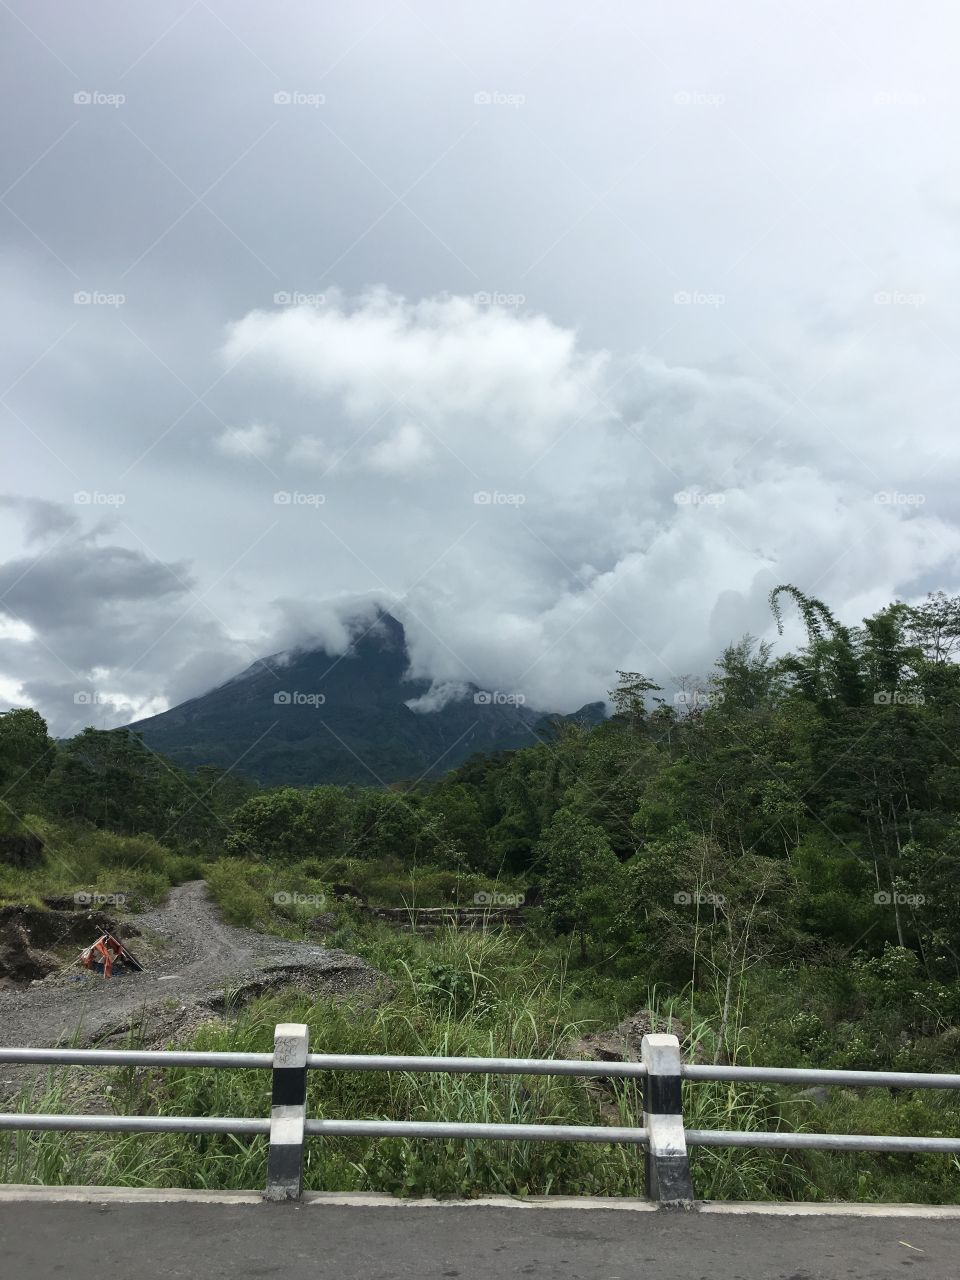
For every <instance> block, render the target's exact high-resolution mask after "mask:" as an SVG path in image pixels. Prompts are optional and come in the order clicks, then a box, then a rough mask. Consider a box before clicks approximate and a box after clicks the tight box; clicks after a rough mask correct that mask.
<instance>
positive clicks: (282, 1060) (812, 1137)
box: [0, 1023, 960, 1204]
mask: <svg viewBox="0 0 960 1280" xmlns="http://www.w3.org/2000/svg"><path fill="white" fill-rule="evenodd" d="M0 1063H11V1064H13V1063H16V1064H37V1065H46V1066H123V1067H161V1068H169V1067H214V1068H230V1069H247V1070H269V1071H271V1072H272V1100H271V1115H270V1118H269V1119H267V1118H265V1117H264V1118H260V1117H249V1116H234V1117H218V1116H107V1115H34V1114H28V1113H24V1112H14V1113H7V1114H2V1115H0V1132H2V1131H4V1130H15V1131H16V1130H20V1131H22V1130H34V1131H49V1130H58V1131H64V1132H113V1133H232V1134H250V1135H259V1134H263V1135H267V1136H269V1140H270V1154H269V1160H268V1165H267V1186H266V1191H265V1196H266V1198H267V1199H270V1200H290V1199H298V1198H299V1197H300V1195H301V1192H302V1186H303V1151H304V1142H305V1139H306V1138H308V1137H369V1138H377V1137H394V1138H396V1137H404V1138H446V1139H449V1138H456V1139H471V1140H472V1139H488V1140H490V1139H492V1140H497V1141H515V1142H596V1143H622V1144H630V1145H634V1146H639V1147H642V1148H643V1149H644V1152H645V1171H646V1186H647V1194H648V1195H649V1196H650V1198H651V1199H653V1200H656V1201H659V1202H660V1203H674V1204H692V1202H693V1188H692V1184H691V1180H690V1166H689V1159H688V1148H690V1147H694V1146H704V1147H719V1146H731V1147H756V1148H781V1149H811V1148H813V1149H823V1150H837V1151H891V1152H938V1153H945V1154H960V1138H934V1137H925V1136H922V1135H916V1136H900V1137H892V1136H889V1137H886V1136H878V1135H870V1134H834V1133H786V1132H781V1131H774V1132H763V1131H754V1130H750V1131H747V1130H726V1129H687V1128H685V1127H684V1122H683V1108H682V1098H681V1094H682V1082H683V1081H684V1080H688V1081H690V1082H696V1081H733V1080H742V1081H752V1082H758V1083H771V1084H802V1085H814V1084H821V1085H847V1086H848V1087H853V1088H888V1089H960V1075H946V1074H933V1073H921V1072H916V1073H913V1072H903V1071H828V1070H824V1071H821V1070H815V1069H808V1068H793V1067H736V1066H701V1065H698V1064H696V1063H683V1062H681V1060H680V1044H679V1041H678V1040H677V1038H676V1036H670V1035H647V1036H644V1037H643V1040H642V1044H641V1061H640V1062H584V1061H579V1060H569V1059H554V1058H454V1057H416V1056H402V1055H393V1054H344V1053H310V1052H309V1032H308V1028H307V1027H306V1026H303V1025H302V1024H299V1023H281V1024H280V1025H278V1026H277V1028H276V1033H275V1037H274V1051H273V1053H190V1052H182V1051H168V1050H128V1049H20V1048H16V1049H3V1048H0ZM309 1071H388V1072H389V1071H408V1072H444V1073H448V1074H462V1073H472V1074H477V1073H479V1074H488V1075H552V1076H558V1075H561V1076H575V1077H583V1078H591V1077H592V1078H598V1077H602V1078H618V1079H632V1080H637V1081H642V1082H643V1123H642V1125H640V1126H636V1127H620V1128H618V1127H613V1126H607V1125H594V1126H591V1125H557V1124H486V1123H484V1124H461V1123H457V1122H447V1121H419V1120H308V1119H307V1115H306V1091H307V1074H308V1072H309Z"/></svg>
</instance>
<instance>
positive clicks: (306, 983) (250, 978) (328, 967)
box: [0, 880, 386, 1094]
mask: <svg viewBox="0 0 960 1280" xmlns="http://www.w3.org/2000/svg"><path fill="white" fill-rule="evenodd" d="M101 925H102V921H101V920H100V918H99V917H97V922H96V923H95V922H94V921H93V920H92V918H91V921H90V923H89V927H88V929H87V932H88V933H89V935H90V936H89V937H85V938H84V940H83V941H84V945H88V944H89V943H90V942H93V941H94V939H95V938H96V936H97V932H98V928H99V927H100V926H101ZM11 927H12V926H11ZM17 928H18V930H19V932H20V936H21V938H22V937H23V934H24V932H26V933H30V932H32V931H34V930H35V929H36V926H33V928H31V926H30V925H24V924H23V923H20V924H19V925H18V926H17ZM113 932H114V933H115V934H116V936H117V937H118V938H119V939H120V941H121V942H124V943H125V944H126V945H128V946H129V947H130V950H131V951H132V952H133V954H134V955H135V956H136V957H137V959H138V960H140V961H141V962H142V963H143V965H144V972H142V973H123V974H119V973H116V974H115V975H114V976H113V977H111V978H109V979H104V978H103V977H101V976H99V975H98V974H96V973H91V972H89V971H87V970H84V969H82V968H81V967H80V966H79V965H78V964H75V963H71V962H69V960H68V962H67V964H66V967H61V968H60V969H59V971H55V972H52V973H50V974H49V975H48V976H47V977H45V978H43V979H40V980H34V981H32V982H28V983H23V982H21V983H19V984H10V985H7V986H6V987H5V988H4V989H2V990H0V1046H2V1047H12V1046H30V1047H37V1048H45V1047H50V1046H54V1045H58V1044H75V1045H79V1046H87V1045H91V1044H94V1043H97V1044H105V1045H106V1046H108V1047H109V1045H110V1043H111V1041H112V1040H114V1038H115V1037H120V1036H123V1035H124V1034H125V1033H126V1032H127V1031H129V1030H130V1028H131V1027H137V1028H138V1030H139V1032H140V1035H141V1037H142V1039H143V1041H144V1043H145V1044H146V1045H147V1046H148V1047H150V1046H153V1045H158V1046H159V1045H162V1044H164V1043H166V1042H168V1041H169V1040H170V1039H171V1038H174V1037H180V1036H183V1035H184V1034H186V1033H188V1032H189V1031H190V1030H191V1029H192V1027H193V1026H196V1025H199V1023H201V1022H203V1021H206V1020H208V1019H209V1018H210V1017H211V1016H213V1015H215V1014H217V1013H221V1012H223V1010H224V1007H225V1004H226V1003H227V1002H229V1003H230V1004H231V1005H232V1006H233V1005H239V1004H242V1003H243V1002H244V1000H246V999H251V998H252V997H253V996H256V995H261V994H263V993H265V992H268V991H272V990H276V989H278V988H280V987H288V986H295V987H300V988H302V989H304V990H306V991H309V992H310V993H312V994H314V995H327V996H347V995H353V994H356V993H360V994H369V995H370V996H372V997H373V996H376V995H377V994H378V993H380V994H382V993H383V992H384V989H385V985H386V980H385V979H384V978H383V975H382V974H379V973H378V972H377V971H376V970H375V969H372V968H371V967H370V966H369V965H367V964H366V963H365V962H364V961H363V960H361V959H359V958H358V957H357V956H351V955H348V954H347V953H346V952H344V951H335V950H333V951H332V950H328V949H326V948H324V947H320V946H317V945H315V944H313V943H309V942H291V941H289V940H287V939H285V938H276V937H272V936H270V935H268V934H261V933H255V932H254V931H253V930H250V929H238V928H235V927H234V926H232V925H228V924H225V923H224V922H223V920H222V919H221V918H220V914H219V912H218V911H217V909H216V907H215V906H214V904H213V903H212V902H211V900H210V898H209V895H208V893H207V887H206V885H205V883H204V882H203V881H202V880H195V881H191V882H189V883H187V884H182V885H179V886H178V887H177V888H175V889H173V890H171V892H170V895H169V897H168V899H167V901H166V902H165V903H164V904H163V905H162V906H160V907H157V908H156V909H155V910H152V911H149V912H145V913H143V914H142V915H138V916H136V917H133V918H132V919H131V920H130V921H129V922H124V921H122V920H120V921H117V923H116V926H115V928H114V929H113ZM27 941H29V939H27ZM43 945H47V946H49V943H48V942H44V943H43ZM78 950H79V948H78ZM28 1070H29V1071H30V1072H31V1073H32V1074H35V1072H36V1068H32V1069H27V1068H16V1069H14V1068H10V1067H7V1066H3V1065H0V1094H9V1093H10V1092H12V1091H14V1090H15V1089H17V1088H19V1087H20V1086H21V1085H22V1084H23V1083H25V1081H26V1079H27V1074H26V1073H27V1071H28Z"/></svg>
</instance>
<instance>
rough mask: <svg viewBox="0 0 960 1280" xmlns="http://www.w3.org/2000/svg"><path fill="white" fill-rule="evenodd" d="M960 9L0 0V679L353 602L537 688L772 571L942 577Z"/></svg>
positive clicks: (84, 710) (35, 686) (448, 676)
mask: <svg viewBox="0 0 960 1280" xmlns="http://www.w3.org/2000/svg"><path fill="white" fill-rule="evenodd" d="M958 37H960V18H958V11H957V8H956V6H955V4H953V3H951V2H950V0H943V2H937V0H932V2H927V3H924V0H919V2H918V0H910V3H906V2H905V0H904V2H902V3H901V2H896V3H892V2H890V0H887V2H883V0H880V2H879V3H878V2H877V0H870V2H869V3H859V2H856V0H848V2H847V3H845V4H843V5H837V4H835V3H833V2H824V0H797V2H795V3H793V2H791V3H776V4H771V3H769V0H763V2H757V3H753V2H752V0H732V2H731V3H729V4H725V5H717V4H714V3H696V4H690V3H684V2H683V0H680V2H678V0H669V2H666V0H664V2H663V3H655V4H654V3H648V2H647V0H639V2H637V3H625V2H624V0H600V3H597V4H585V3H583V2H582V0H580V2H578V3H564V2H560V3H558V2H557V0H549V2H548V0H528V2H527V3H519V4H518V3H517V2H516V0H511V2H510V3H506V2H503V3H500V2H499V0H478V2H476V3H474V2H472V0H471V2H469V3H463V2H462V0H457V2H456V3H449V0H446V2H444V0H409V2H408V0H400V2H399V3H396V2H394V0H360V2H359V3H351V4H350V5H344V4H333V3H330V2H329V0H320V2H319V3H317V0H309V2H307V0H286V2H284V0H281V2H279V3H276V2H274V3H271V4H269V5H267V4H263V3H262V2H258V3H253V0H230V2H229V3H228V0H209V2H207V0H196V2H195V3H190V2H189V0H154V2H153V3H152V4H150V5H130V4H129V3H120V0H98V3H96V4H78V3H76V0H71V2H70V3H67V0H55V2H54V0H32V2H31V3H30V4H29V5H28V4H27V3H26V0H11V2H10V3H9V4H8V3H6V2H4V3H3V4H2V7H0V45H2V49H3V60H4V63H5V65H4V67H3V74H2V80H0V83H2V89H0V94H2V106H3V115H4V121H5V124H6V129H5V140H4V151H3V156H2V165H0V189H2V190H3V195H2V203H0V235H2V244H0V255H2V267H3V280H4V292H3V302H4V307H3V330H2V342H0V389H2V391H3V396H2V402H0V431H2V437H3V451H2V474H0V493H2V494H4V495H5V496H4V497H3V498H2V499H0V706H2V705H9V704H10V703H13V704H32V705H35V706H37V707H38V708H39V709H40V710H41V711H42V712H43V713H44V714H45V715H46V716H47V717H48V719H49V721H50V724H51V727H52V728H53V729H54V730H55V731H56V732H58V733H67V732H73V731H75V730H76V729H78V728H79V727H81V726H82V725H83V724H86V723H96V724H107V725H109V724H117V723H123V722H125V721H128V720H130V719H133V718H136V716H138V715H142V714H148V713H150V712H152V711H155V710H161V709H163V708H164V707H166V706H168V705H172V704H174V703H176V702H178V701H181V700H182V699H183V698H185V697H188V696H191V695H193V694H196V693H199V692H202V691H204V690H205V689H207V688H209V687H211V686H212V685H214V684H216V683H219V682H220V681H221V680H223V679H225V678H227V677H228V676H230V675H232V674H234V673H235V672H236V671H238V670H239V669H241V668H242V667H244V666H246V665H247V664H248V663H249V662H250V661H252V660H253V659H254V658H255V657H257V656H260V655H262V654H266V653H271V652H274V651H276V650H279V649H283V648H287V647H290V646H294V645H303V644H312V643H313V644H315V643H317V642H321V643H323V644H325V645H327V646H328V647H332V648H338V647H342V646H343V644H344V643H345V642H346V634H347V633H346V631H345V629H344V627H343V625H342V619H343V617H344V616H349V614H350V613H351V611H353V610H354V609H355V608H356V607H357V602H358V598H359V601H360V602H361V603H364V602H365V603H366V604H367V605H368V606H369V602H370V601H372V600H376V601H379V602H381V603H382V604H384V605H385V606H386V607H388V608H391V609H392V610H393V611H394V612H395V613H396V614H397V616H398V617H400V618H401V620H402V621H403V622H404V624H405V626H406V628H407V633H408V638H409V641H410V645H411V652H412V659H413V666H414V672H415V674H417V675H425V676H429V677H433V678H435V679H436V680H437V681H438V682H444V681H457V680H472V681H474V682H475V683H477V684H479V685H480V686H481V687H484V688H488V689H498V690H506V691H515V692H522V693H523V695H524V696H525V697H526V698H527V701H528V702H529V703H531V704H532V705H534V706H539V707H544V708H550V709H555V710H563V711H569V710H572V709H574V708H575V707H577V706H579V705H581V704H582V703H584V702H586V701H588V700H592V699H596V698H598V697H603V696H604V695H605V693H606V691H607V690H608V689H609V688H610V687H611V685H612V682H613V674H614V671H615V669H616V668H618V667H621V668H630V669H639V670H643V671H645V672H647V673H648V674H650V675H651V676H653V677H654V678H656V679H658V680H660V681H661V683H663V684H665V685H667V686H668V687H669V686H670V685H671V682H672V681H673V680H674V679H675V678H676V677H677V676H678V675H680V674H683V673H685V672H700V671H704V670H706V669H707V668H708V667H709V665H710V663H711V662H712V659H713V658H714V657H715V655H716V654H717V652H718V651H719V649H720V648H721V647H722V646H723V645H724V644H725V643H727V642H728V641H730V640H734V639H736V638H737V637H738V636H739V635H740V634H742V633H743V632H744V631H746V630H751V631H753V632H754V633H757V634H761V635H762V634H772V632H771V623H770V616H769V610H768V608H767V603H766V597H767V594H768V592H769V590H770V588H771V587H772V586H773V585H775V584H776V583H778V582H793V583H796V584H797V585H798V586H800V587H801V588H802V589H804V590H806V591H810V592H813V593H815V594H817V595H821V596H822V597H824V598H825V599H826V600H827V601H828V602H829V603H830V604H831V605H832V606H833V607H834V608H835V609H836V611H837V612H839V613H840V614H841V615H842V616H843V617H844V618H845V619H846V620H848V621H857V620H859V619H860V618H861V617H862V616H863V615H864V614H865V613H869V612H872V611H873V610H875V609H877V608H878V607H880V606H881V605H882V604H884V603H886V602H887V601H888V600H890V599H892V598H893V597H895V596H900V597H901V598H905V599H914V598H918V597H922V595H923V594H924V593H925V592H926V591H927V590H928V589H932V588H936V587H943V588H944V589H946V590H948V591H955V590H957V589H958V588H960V583H958V571H957V564H958V552H960V518H958V517H960V511H958V500H957V484H956V463H957V457H958V453H960V435H958V432H957V423H956V415H957V385H956V384H957V370H956V352H957V347H958V337H960V333H958V329H960V325H958V307H960V238H958V229H960V171H958V169H957V167H956V163H955V161H956V155H957V154H958V136H957V135H958V127H957V121H958V118H960V116H958V110H957V107H958V102H957V98H958V83H960V79H958V67H957V61H958V55H957V49H958V47H960V41H958ZM795 636H796V630H795V628H792V629H788V633H787V637H786V640H787V641H789V640H790V639H791V638H794V637H795ZM78 693H83V694H84V695H85V696H87V697H89V698H92V699H97V700H98V701H95V702H92V703H86V704H84V703H83V702H82V701H81V703H80V704H79V705H78V703H77V694H78Z"/></svg>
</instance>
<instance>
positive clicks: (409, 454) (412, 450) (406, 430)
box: [367, 422, 435, 475]
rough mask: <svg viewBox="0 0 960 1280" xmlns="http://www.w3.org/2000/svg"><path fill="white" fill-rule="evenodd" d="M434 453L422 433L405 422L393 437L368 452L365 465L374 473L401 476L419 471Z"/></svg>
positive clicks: (415, 426) (410, 423) (419, 429)
mask: <svg viewBox="0 0 960 1280" xmlns="http://www.w3.org/2000/svg"><path fill="white" fill-rule="evenodd" d="M434 452H435V451H434V449H432V448H431V446H430V442H429V440H428V439H427V437H426V434H425V433H424V431H422V430H421V428H420V427H418V426H417V425H416V424H415V423H412V422H406V423H404V425H403V426H402V427H398V428H397V430H396V431H395V432H394V433H393V435H391V436H388V437H387V438H386V439H385V440H381V441H380V443H379V444H376V445H374V446H373V448H371V449H370V450H369V452H368V454H367V463H368V465H369V466H370V467H372V468H373V469H374V470H375V471H383V472H384V473H385V474H387V475H403V474H404V473H406V472H413V471H421V470H422V469H423V468H424V467H426V465H427V464H428V463H429V462H430V460H431V459H432V458H433V456H434Z"/></svg>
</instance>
